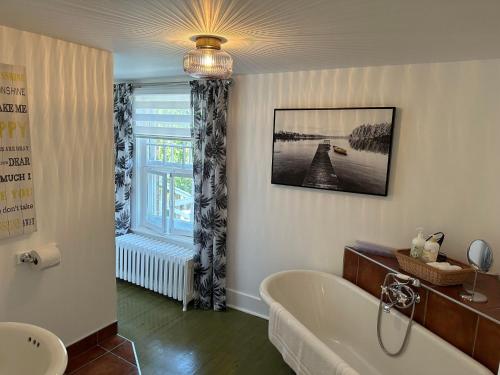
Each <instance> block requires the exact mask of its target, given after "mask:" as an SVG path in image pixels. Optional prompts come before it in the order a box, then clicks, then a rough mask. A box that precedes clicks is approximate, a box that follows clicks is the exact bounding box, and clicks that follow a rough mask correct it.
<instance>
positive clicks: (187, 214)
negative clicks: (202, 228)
mask: <svg viewBox="0 0 500 375" xmlns="http://www.w3.org/2000/svg"><path fill="white" fill-rule="evenodd" d="M174 190H175V194H174V229H175V230H178V231H183V232H184V231H185V232H192V230H193V178H192V177H178V176H176V177H174Z"/></svg>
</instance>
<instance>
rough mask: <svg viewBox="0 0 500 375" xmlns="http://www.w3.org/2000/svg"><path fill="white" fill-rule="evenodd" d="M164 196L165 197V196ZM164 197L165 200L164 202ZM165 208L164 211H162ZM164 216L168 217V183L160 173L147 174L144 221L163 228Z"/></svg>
mask: <svg viewBox="0 0 500 375" xmlns="http://www.w3.org/2000/svg"><path fill="white" fill-rule="evenodd" d="M165 196H166V197H165ZM165 198H166V199H167V202H165ZM164 209H166V212H164ZM164 218H168V184H167V181H166V177H165V176H163V175H161V174H156V173H148V174H147V205H146V221H147V222H148V223H149V224H150V225H153V226H155V227H156V228H158V229H160V230H164V224H163V223H164Z"/></svg>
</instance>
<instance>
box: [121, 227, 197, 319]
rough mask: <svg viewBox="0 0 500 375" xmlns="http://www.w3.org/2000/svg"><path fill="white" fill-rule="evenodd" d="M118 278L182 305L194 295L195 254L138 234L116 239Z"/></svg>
mask: <svg viewBox="0 0 500 375" xmlns="http://www.w3.org/2000/svg"><path fill="white" fill-rule="evenodd" d="M116 277H117V278H119V279H122V280H126V281H128V282H131V283H134V284H136V285H140V286H142V287H144V288H147V289H150V290H152V291H155V292H158V293H161V294H163V295H165V296H168V297H172V298H175V299H177V300H178V301H182V304H183V306H182V309H183V311H186V309H187V304H188V303H189V302H190V301H191V300H192V295H193V251H192V250H190V249H187V248H184V247H181V246H179V245H175V244H172V243H168V242H163V241H159V240H156V239H153V238H149V237H145V236H140V235H138V234H126V235H123V236H119V237H116Z"/></svg>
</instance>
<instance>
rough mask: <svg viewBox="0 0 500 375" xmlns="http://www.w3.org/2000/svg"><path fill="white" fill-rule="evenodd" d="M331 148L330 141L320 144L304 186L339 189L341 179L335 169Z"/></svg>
mask: <svg viewBox="0 0 500 375" xmlns="http://www.w3.org/2000/svg"><path fill="white" fill-rule="evenodd" d="M330 148H331V145H330V143H329V141H325V142H323V143H320V144H319V145H318V148H317V150H316V154H315V155H314V158H313V160H312V162H311V166H310V167H309V171H308V172H307V175H306V177H305V178H304V182H303V183H302V186H305V187H314V188H321V189H337V186H338V183H339V180H338V178H337V176H336V175H335V170H334V169H333V164H332V161H331V159H330V155H329V152H330Z"/></svg>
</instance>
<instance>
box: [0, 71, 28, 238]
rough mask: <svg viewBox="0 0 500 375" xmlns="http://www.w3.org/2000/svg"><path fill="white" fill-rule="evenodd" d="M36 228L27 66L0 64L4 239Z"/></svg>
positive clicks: (0, 177) (0, 203) (0, 198)
mask: <svg viewBox="0 0 500 375" xmlns="http://www.w3.org/2000/svg"><path fill="white" fill-rule="evenodd" d="M34 231H36V215H35V200H34V187H33V169H32V165H31V140H30V123H29V107H28V93H27V84H26V69H25V67H24V66H18V65H7V64H0V238H5V237H12V236H17V235H20V234H25V233H31V232H34Z"/></svg>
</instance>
